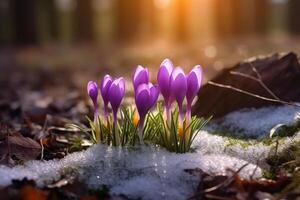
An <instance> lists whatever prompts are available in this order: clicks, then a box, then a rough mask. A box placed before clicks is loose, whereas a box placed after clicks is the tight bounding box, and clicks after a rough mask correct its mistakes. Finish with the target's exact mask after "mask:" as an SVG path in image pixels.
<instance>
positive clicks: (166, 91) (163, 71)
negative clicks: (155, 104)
mask: <svg viewBox="0 0 300 200" xmlns="http://www.w3.org/2000/svg"><path fill="white" fill-rule="evenodd" d="M172 71H173V63H172V62H171V60H169V59H165V60H164V61H163V62H162V63H161V64H160V68H159V71H158V73H157V83H158V85H159V89H160V92H161V94H162V96H163V97H164V101H165V106H166V108H167V109H169V107H170V105H171V103H172V97H171V85H170V77H171V74H172Z"/></svg>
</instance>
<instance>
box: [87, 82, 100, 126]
mask: <svg viewBox="0 0 300 200" xmlns="http://www.w3.org/2000/svg"><path fill="white" fill-rule="evenodd" d="M87 93H88V95H89V96H90V98H91V100H92V101H93V105H94V120H96V119H97V116H98V86H97V83H96V82H95V81H89V82H88V84H87Z"/></svg>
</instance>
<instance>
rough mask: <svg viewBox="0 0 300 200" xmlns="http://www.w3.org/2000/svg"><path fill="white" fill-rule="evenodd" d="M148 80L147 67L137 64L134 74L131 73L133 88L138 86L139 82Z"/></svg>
mask: <svg viewBox="0 0 300 200" xmlns="http://www.w3.org/2000/svg"><path fill="white" fill-rule="evenodd" d="M148 82H149V71H148V69H147V68H144V67H142V66H141V65H139V66H138V67H137V68H136V70H135V72H134V74H133V87H134V90H136V89H137V88H138V86H139V85H140V84H143V83H148Z"/></svg>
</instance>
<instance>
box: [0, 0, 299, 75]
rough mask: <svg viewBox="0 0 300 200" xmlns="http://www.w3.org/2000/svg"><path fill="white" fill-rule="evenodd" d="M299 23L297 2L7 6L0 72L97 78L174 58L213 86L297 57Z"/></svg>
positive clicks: (84, 0) (57, 1)
mask: <svg viewBox="0 0 300 200" xmlns="http://www.w3.org/2000/svg"><path fill="white" fill-rule="evenodd" d="M299 19H300V1H299V0H1V1H0V66H1V67H12V66H22V67H24V66H25V67H26V66H29V67H35V68H36V67H38V68H41V67H44V68H51V69H52V68H61V67H68V68H71V69H74V70H75V69H81V71H82V72H83V73H87V71H91V73H92V74H94V76H95V73H94V72H95V71H94V70H92V69H95V70H96V73H98V74H102V72H103V71H105V72H107V73H115V74H121V73H123V72H124V73H128V72H129V70H128V69H133V68H134V66H135V65H137V64H143V65H145V66H147V67H150V68H153V71H154V70H156V69H157V68H158V67H159V63H160V62H161V61H162V59H163V58H165V57H168V58H171V59H172V60H174V61H175V63H176V64H178V65H182V66H184V67H186V68H191V67H192V65H195V64H197V63H200V64H202V65H203V66H204V67H205V70H206V75H207V78H210V77H212V76H214V75H215V74H216V72H218V71H220V70H221V69H223V68H224V67H227V66H230V65H233V64H235V63H237V62H239V61H240V60H242V59H244V58H246V57H250V56H254V55H259V54H269V53H272V52H281V51H295V52H296V53H299V51H300V45H299V44H300V43H299V41H300V40H299V34H300V20H299ZM88 68H89V69H91V70H86V69H88Z"/></svg>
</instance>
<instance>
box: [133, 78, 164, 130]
mask: <svg viewBox="0 0 300 200" xmlns="http://www.w3.org/2000/svg"><path fill="white" fill-rule="evenodd" d="M158 95H159V88H158V86H157V85H152V83H147V84H146V83H143V84H140V85H139V86H138V88H137V90H136V93H135V104H136V107H137V110H138V113H139V117H140V126H142V125H143V123H144V119H145V116H146V114H147V113H148V111H149V110H150V109H151V108H152V107H153V106H154V105H155V103H156V101H157V98H158Z"/></svg>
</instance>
